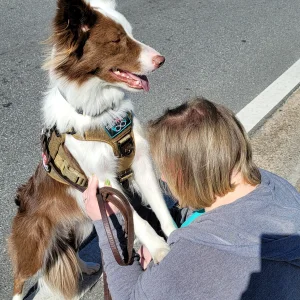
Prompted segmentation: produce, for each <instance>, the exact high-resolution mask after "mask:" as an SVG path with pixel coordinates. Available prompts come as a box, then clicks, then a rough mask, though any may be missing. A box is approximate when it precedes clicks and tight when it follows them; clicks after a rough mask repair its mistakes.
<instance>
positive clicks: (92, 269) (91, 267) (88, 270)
mask: <svg viewBox="0 0 300 300" xmlns="http://www.w3.org/2000/svg"><path fill="white" fill-rule="evenodd" d="M82 262H83V263H82V264H80V268H81V271H82V273H85V274H87V275H92V274H94V273H96V272H98V271H99V270H100V267H101V265H100V264H97V263H94V262H86V261H82Z"/></svg>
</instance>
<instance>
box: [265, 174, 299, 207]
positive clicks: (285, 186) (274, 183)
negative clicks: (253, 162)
mask: <svg viewBox="0 0 300 300" xmlns="http://www.w3.org/2000/svg"><path fill="white" fill-rule="evenodd" d="M259 171H260V173H261V179H262V180H261V185H262V186H263V187H267V188H268V189H269V190H270V191H271V192H272V195H273V197H275V198H278V199H280V201H286V200H290V199H294V200H296V201H297V203H298V204H300V193H299V192H298V191H297V190H296V188H295V187H294V186H293V185H292V184H291V183H290V182H289V181H287V180H286V179H285V178H283V177H281V176H279V175H277V174H275V173H272V172H270V171H267V170H264V169H259Z"/></svg>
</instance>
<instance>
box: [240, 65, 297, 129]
mask: <svg viewBox="0 0 300 300" xmlns="http://www.w3.org/2000/svg"><path fill="white" fill-rule="evenodd" d="M299 86H300V59H299V60H298V61H297V62H295V63H294V64H293V65H292V66H291V67H290V68H289V69H288V70H286V71H285V72H284V73H283V74H282V75H281V76H280V77H278V78H277V79H276V80H275V81H274V82H273V83H271V84H270V85H269V86H268V87H267V88H266V89H265V90H264V91H263V92H261V93H260V94H259V95H258V96H257V97H256V98H254V99H253V100H252V101H251V102H250V103H248V104H247V105H246V106H245V107H244V108H243V109H242V110H241V111H239V112H238V113H237V114H236V116H237V118H238V119H239V120H240V121H241V122H242V124H243V125H244V127H245V129H246V131H247V132H248V133H251V132H253V131H254V130H255V129H257V128H258V127H259V126H260V125H261V124H262V123H263V122H264V121H265V120H266V118H267V117H268V116H270V115H271V114H272V113H273V112H274V110H275V109H276V108H277V107H278V106H279V105H280V104H281V103H282V102H283V101H284V100H286V99H287V97H288V96H290V95H291V94H292V93H293V92H294V91H295V89H297V88H298V87H299Z"/></svg>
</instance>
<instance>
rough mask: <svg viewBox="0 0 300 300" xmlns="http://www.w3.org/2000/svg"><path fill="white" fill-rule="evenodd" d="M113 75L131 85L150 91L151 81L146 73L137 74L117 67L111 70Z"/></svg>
mask: <svg viewBox="0 0 300 300" xmlns="http://www.w3.org/2000/svg"><path fill="white" fill-rule="evenodd" d="M110 72H111V74H112V76H113V77H115V78H117V79H118V80H120V81H122V82H125V83H126V84H127V85H128V86H129V87H131V88H134V89H138V90H144V91H146V92H148V91H149V81H148V78H147V77H146V76H145V75H137V74H133V73H130V72H127V71H123V70H120V69H117V68H113V69H111V70H110Z"/></svg>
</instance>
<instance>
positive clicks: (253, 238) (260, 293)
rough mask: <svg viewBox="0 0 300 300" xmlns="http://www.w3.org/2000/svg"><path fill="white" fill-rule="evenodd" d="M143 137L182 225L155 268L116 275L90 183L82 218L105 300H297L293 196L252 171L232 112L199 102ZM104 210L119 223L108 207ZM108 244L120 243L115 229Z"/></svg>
mask: <svg viewBox="0 0 300 300" xmlns="http://www.w3.org/2000/svg"><path fill="white" fill-rule="evenodd" d="M148 137H149V144H150V151H151V154H152V156H153V159H154V161H155V163H156V165H157V167H158V169H159V171H160V172H161V174H162V176H163V179H164V180H165V181H166V183H167V184H168V187H169V189H170V191H171V193H172V195H173V196H174V197H175V198H176V199H177V200H178V206H177V212H179V214H181V216H182V215H183V213H182V212H183V211H185V218H180V217H179V218H178V217H177V220H180V224H178V225H179V226H180V228H178V229H177V230H175V231H174V232H173V233H172V234H171V235H170V236H169V238H168V240H167V242H168V244H169V246H170V249H171V250H170V252H169V253H168V254H167V256H166V257H165V258H164V259H163V260H162V261H161V262H160V263H159V264H156V265H155V264H152V265H149V266H148V268H147V269H146V270H143V268H142V266H141V264H140V262H139V257H136V258H135V260H134V262H133V264H132V265H130V266H126V267H123V266H119V265H118V264H117V263H116V262H115V260H114V257H113V255H112V252H111V250H110V247H109V244H108V242H107V238H106V235H105V231H104V228H103V223H102V222H101V216H100V213H99V209H98V206H97V200H96V196H95V194H96V188H97V184H98V181H97V179H96V178H92V180H91V181H90V182H89V188H88V190H87V191H86V192H85V196H86V197H87V198H88V200H87V201H86V209H87V213H88V214H89V216H90V217H91V218H92V219H93V220H94V224H95V227H96V230H97V233H98V236H99V245H100V247H101V249H102V252H103V259H104V268H105V271H106V273H107V280H108V285H109V288H110V292H111V295H112V299H114V300H118V299H122V300H124V299H132V300H133V299H136V300H137V299H139V300H142V299H153V300H158V299H173V300H174V299H178V300H185V299H205V300H210V299H216V300H221V299H227V300H234V299H243V300H245V299H264V300H268V299H272V300H273V299H279V300H282V299H286V300H287V299H289V300H290V299H300V288H299V286H300V268H299V267H300V235H299V234H300V194H299V193H298V192H297V191H296V189H295V188H294V187H293V186H292V185H290V184H289V183H288V182H287V181H286V180H285V179H283V178H281V177H279V176H277V175H275V174H272V173H270V172H268V171H266V170H262V169H259V168H257V166H256V165H255V164H254V162H253V160H252V150H251V145H250V142H249V138H248V136H247V134H246V132H245V130H244V128H243V126H242V124H241V123H240V122H239V121H238V120H237V118H236V117H235V116H234V114H233V112H231V111H230V110H228V109H226V108H225V107H223V106H222V105H219V104H216V103H213V102H210V101H208V100H206V99H204V98H197V99H195V100H193V101H190V102H187V103H185V104H182V105H180V106H179V107H177V108H174V109H169V110H168V111H167V112H166V113H165V114H164V115H163V116H161V117H160V118H158V119H157V120H155V121H152V122H150V123H149V126H148ZM178 207H179V208H178ZM187 209H188V210H189V211H192V213H190V214H186V211H187ZM108 210H109V213H110V214H114V213H116V216H118V212H117V209H116V208H115V207H114V206H113V205H111V204H109V208H108ZM177 223H179V222H177ZM115 234H116V236H117V235H118V237H119V238H120V237H121V239H122V236H123V237H124V233H123V231H122V228H121V227H120V226H119V227H117V228H116V229H115ZM122 234H123V235H122ZM120 242H121V243H124V241H120Z"/></svg>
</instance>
